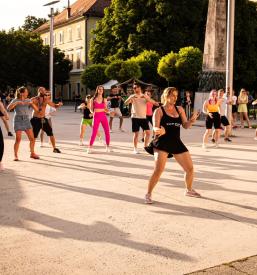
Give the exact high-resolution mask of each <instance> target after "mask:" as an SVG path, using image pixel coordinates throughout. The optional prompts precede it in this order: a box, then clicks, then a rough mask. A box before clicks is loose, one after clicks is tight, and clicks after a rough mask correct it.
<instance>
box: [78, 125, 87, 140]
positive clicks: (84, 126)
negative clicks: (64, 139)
mask: <svg viewBox="0 0 257 275" xmlns="http://www.w3.org/2000/svg"><path fill="white" fill-rule="evenodd" d="M85 131H86V124H83V122H81V124H80V136H79V139H80V145H83V139H84V136H85Z"/></svg>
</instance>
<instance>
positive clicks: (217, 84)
mask: <svg viewBox="0 0 257 275" xmlns="http://www.w3.org/2000/svg"><path fill="white" fill-rule="evenodd" d="M226 2H227V1H226V0H209V7H208V16H207V24H206V32H205V43H204V54H203V67H202V73H201V75H200V80H199V91H198V92H197V93H196V95H195V108H196V109H201V108H202V104H203V101H204V100H205V99H206V98H207V96H208V92H209V91H210V90H211V89H220V88H225V72H226V24H227V23H226Z"/></svg>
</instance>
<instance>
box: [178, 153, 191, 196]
mask: <svg viewBox="0 0 257 275" xmlns="http://www.w3.org/2000/svg"><path fill="white" fill-rule="evenodd" d="M174 158H175V159H176V161H177V162H178V164H179V165H180V166H181V167H182V168H183V170H184V171H185V177H184V179H185V185H186V188H187V190H189V191H191V190H192V186H193V180H194V166H193V162H192V159H191V156H190V154H189V152H185V153H182V154H176V155H174Z"/></svg>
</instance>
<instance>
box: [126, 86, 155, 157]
mask: <svg viewBox="0 0 257 275" xmlns="http://www.w3.org/2000/svg"><path fill="white" fill-rule="evenodd" d="M133 91H134V94H132V95H131V96H130V97H129V98H128V99H127V100H126V101H125V104H130V103H131V104H132V108H131V119H132V132H133V133H134V136H133V144H134V154H139V151H138V149H137V144H138V137H139V129H140V128H142V130H143V131H144V133H145V134H144V147H147V146H148V143H149V139H150V128H149V123H148V120H147V118H146V103H147V102H152V103H154V101H153V100H152V99H151V98H150V97H149V96H148V95H146V94H143V92H142V87H141V85H140V84H139V83H134V85H133Z"/></svg>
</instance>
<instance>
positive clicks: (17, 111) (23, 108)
mask: <svg viewBox="0 0 257 275" xmlns="http://www.w3.org/2000/svg"><path fill="white" fill-rule="evenodd" d="M15 102H31V100H30V99H25V100H20V99H17V98H15V99H13V100H12V102H11V103H15ZM29 106H30V105H28V104H24V105H20V104H19V105H17V106H16V107H15V108H14V115H15V116H29V115H30V113H31V111H30V110H29Z"/></svg>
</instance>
